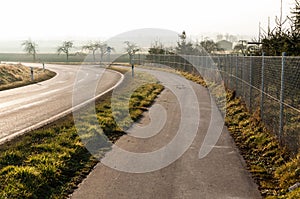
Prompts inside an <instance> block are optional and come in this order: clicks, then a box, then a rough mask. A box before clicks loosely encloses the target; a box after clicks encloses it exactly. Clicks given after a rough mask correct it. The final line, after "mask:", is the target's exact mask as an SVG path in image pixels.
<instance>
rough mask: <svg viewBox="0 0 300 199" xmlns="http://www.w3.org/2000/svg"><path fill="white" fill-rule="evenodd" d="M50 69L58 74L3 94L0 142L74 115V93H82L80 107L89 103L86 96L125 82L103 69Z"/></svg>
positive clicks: (79, 100) (0, 111)
mask: <svg viewBox="0 0 300 199" xmlns="http://www.w3.org/2000/svg"><path fill="white" fill-rule="evenodd" d="M24 65H28V66H35V67H41V64H29V63H27V64H24ZM46 68H47V69H49V70H52V71H54V72H56V73H57V75H56V76H55V77H54V78H52V79H50V80H47V81H43V82H40V83H37V84H34V85H29V86H24V87H20V88H16V89H11V90H6V91H0V143H1V142H5V141H6V140H8V139H11V138H12V137H14V136H15V135H17V134H20V133H25V132H27V131H29V130H30V129H32V128H36V127H39V126H42V125H44V124H45V123H47V122H51V121H53V120H55V119H57V118H58V117H60V116H62V115H65V114H67V113H70V112H71V111H72V107H73V103H72V102H73V100H72V99H73V97H74V91H76V90H80V93H79V94H78V92H77V95H76V103H77V104H80V103H83V102H84V101H86V100H88V99H86V98H85V97H84V96H89V97H90V94H91V93H94V96H96V95H98V94H101V93H103V92H105V91H107V90H108V89H110V88H111V87H113V86H114V85H116V84H117V83H118V82H119V81H120V80H121V79H122V75H121V74H120V73H117V72H115V71H110V70H105V69H103V68H100V67H99V66H80V65H54V64H46ZM95 85H96V86H95ZM86 93H88V94H89V95H85V94H86Z"/></svg>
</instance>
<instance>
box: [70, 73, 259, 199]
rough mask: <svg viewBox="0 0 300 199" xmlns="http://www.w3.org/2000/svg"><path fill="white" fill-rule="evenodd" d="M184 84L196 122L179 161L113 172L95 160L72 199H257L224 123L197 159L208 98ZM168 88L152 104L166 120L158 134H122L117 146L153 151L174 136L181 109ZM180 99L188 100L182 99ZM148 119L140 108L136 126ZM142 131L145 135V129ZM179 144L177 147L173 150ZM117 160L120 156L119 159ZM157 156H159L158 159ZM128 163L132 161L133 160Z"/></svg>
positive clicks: (198, 88)
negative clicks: (197, 112)
mask: <svg viewBox="0 0 300 199" xmlns="http://www.w3.org/2000/svg"><path fill="white" fill-rule="evenodd" d="M168 79H172V78H170V77H168ZM162 81H164V80H162ZM189 83H190V84H191V85H192V88H193V90H194V93H195V94H196V97H197V99H198V102H199V104H198V106H199V110H200V120H199V127H198V131H197V134H196V137H195V139H193V142H192V144H191V145H190V146H189V147H188V150H187V151H185V153H184V154H183V155H182V156H180V158H179V159H177V160H176V161H174V162H173V163H171V164H170V165H168V166H166V167H163V168H161V169H159V170H155V171H150V172H146V173H143V172H139V173H132V172H124V171H119V170H117V169H112V168H111V167H108V166H105V165H104V164H103V163H99V164H98V165H97V166H96V167H95V169H94V170H93V171H92V172H91V173H90V174H89V175H88V177H87V178H86V179H85V180H84V181H83V182H82V183H81V184H80V185H79V188H78V189H77V190H75V192H74V193H73V194H72V195H71V196H70V197H71V198H72V199H83V198H84V199H92V198H99V199H100V198H101V199H102V198H103V199H111V198H112V199H123V198H124V199H144V198H145V199H146V198H153V199H160V198H162V199H165V198H166V199H167V198H168V199H169V198H170V199H173V198H174V199H175V198H176V199H179V198H180V199H183V198H188V199H198V198H199V199H202V198H204V199H205V198H207V199H214V198H216V199H219V198H220V199H223V198H224V199H238V198H241V199H246V198H249V199H250V198H251V199H256V198H261V196H260V193H259V191H258V188H257V185H256V184H255V183H254V181H253V179H252V178H251V175H250V173H249V172H248V171H247V170H246V169H245V163H244V160H243V158H242V157H241V156H240V154H239V152H238V149H237V148H236V146H235V144H234V142H233V140H232V138H231V137H230V135H229V133H228V131H227V129H226V128H225V127H224V128H223V131H222V133H221V136H220V138H219V139H218V141H217V143H216V145H215V146H214V147H213V149H212V151H211V152H210V153H209V154H208V155H207V156H206V157H204V158H202V159H199V149H200V148H201V145H202V143H203V140H204V138H205V135H206V132H207V130H208V127H209V123H210V121H211V105H210V97H209V93H208V90H207V89H205V88H203V87H201V86H199V85H197V84H194V83H192V82H189ZM173 85H174V86H175V88H177V89H179V90H182V91H184V90H185V89H186V88H185V87H184V86H182V85H179V84H178V82H174V84H173ZM172 89H173V88H167V89H165V90H164V91H163V92H162V93H161V95H160V96H159V97H158V98H157V100H156V102H155V105H158V104H159V105H161V106H162V107H164V109H165V110H166V111H165V112H166V114H167V121H166V123H165V124H164V125H163V128H162V129H161V130H160V132H159V133H158V134H156V135H154V136H151V137H149V138H147V139H145V138H137V137H134V136H129V135H125V136H123V137H121V138H120V139H119V140H118V142H117V145H118V147H120V148H122V149H124V150H127V151H133V152H138V153H146V152H149V151H155V150H159V149H160V148H162V147H164V146H165V145H167V144H168V143H170V142H171V141H172V139H174V137H175V135H176V133H177V129H178V128H179V125H180V120H181V115H182V112H181V110H180V105H179V102H178V100H177V97H178V96H177V97H176V96H175V94H174V92H171V90H172ZM186 100H187V102H188V99H186ZM154 107H155V106H154ZM151 114H153V115H155V114H162V113H161V109H155V110H153V111H152V113H151ZM149 123H151V121H150V116H149V113H148V112H146V113H144V117H143V118H142V119H141V120H140V121H139V125H141V126H147V125H148V124H149ZM133 128H134V127H133ZM150 129H151V128H150ZM155 130H157V129H155ZM133 131H134V129H133ZM187 131H188V129H187ZM145 133H149V128H148V130H145ZM140 137H143V135H141V136H140ZM180 147H181V146H179V145H178V148H180ZM112 151H114V150H112ZM122 158H123V159H124V157H120V159H122ZM163 159H164V158H163V157H162V158H161V161H163ZM158 161H160V160H158ZM129 163H130V164H129V165H133V164H134V163H135V162H133V161H129ZM116 164H117V163H116ZM137 164H138V162H137ZM106 165H107V164H106ZM134 166H135V165H134ZM116 168H117V165H116ZM137 168H138V167H137Z"/></svg>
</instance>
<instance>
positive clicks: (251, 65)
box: [249, 55, 253, 112]
mask: <svg viewBox="0 0 300 199" xmlns="http://www.w3.org/2000/svg"><path fill="white" fill-rule="evenodd" d="M252 76H253V57H252V55H250V86H249V89H250V90H249V110H250V112H253V111H252V97H253V96H252V85H253V79H252Z"/></svg>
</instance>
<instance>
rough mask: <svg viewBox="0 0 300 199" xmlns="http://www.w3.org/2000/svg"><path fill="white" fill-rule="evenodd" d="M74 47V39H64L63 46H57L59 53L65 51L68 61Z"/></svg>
mask: <svg viewBox="0 0 300 199" xmlns="http://www.w3.org/2000/svg"><path fill="white" fill-rule="evenodd" d="M71 48H73V42H72V41H64V42H63V44H62V45H61V46H59V47H58V48H57V52H58V54H60V53H62V52H63V53H65V54H66V56H67V61H69V55H70V49H71Z"/></svg>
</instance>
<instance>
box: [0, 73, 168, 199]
mask: <svg viewBox="0 0 300 199" xmlns="http://www.w3.org/2000/svg"><path fill="white" fill-rule="evenodd" d="M119 71H122V72H123V73H125V72H126V70H119ZM139 76H140V78H138V77H139ZM135 79H143V80H148V81H147V82H150V83H145V82H139V81H138V80H137V81H133V82H131V81H132V80H130V79H129V77H126V76H125V79H124V81H127V84H125V85H126V86H132V85H133V84H135V86H136V85H139V86H138V88H137V89H136V90H135V91H134V92H133V94H132V96H131V98H130V102H129V109H130V110H129V112H130V117H131V119H132V120H134V121H135V120H137V119H139V117H141V114H142V113H143V111H145V110H147V107H149V106H150V105H151V104H152V103H153V102H154V100H155V98H156V97H157V95H159V93H160V92H161V91H162V90H163V86H162V85H160V84H158V82H157V80H155V79H154V77H152V76H147V75H144V74H141V73H136V74H135ZM126 86H125V89H126ZM111 95H112V92H110V93H107V94H105V95H104V96H102V97H100V98H99V99H97V100H96V103H95V104H96V105H95V106H92V105H87V106H86V107H84V108H83V109H82V110H84V109H89V108H95V109H96V113H97V118H98V121H99V124H89V123H88V122H87V123H85V124H84V125H86V126H83V127H84V128H85V129H86V131H88V132H94V131H95V130H97V129H99V125H100V126H101V128H102V129H103V131H99V132H97V133H98V134H103V136H104V135H105V136H106V137H107V138H108V140H109V142H112V143H114V142H115V141H116V140H118V138H119V137H120V136H122V135H124V132H123V131H122V130H121V129H120V128H119V127H118V125H117V124H116V122H115V121H114V118H113V114H112V109H111ZM120 106H122V104H120ZM79 111H81V110H79ZM84 114H85V113H84V111H83V118H86V121H89V117H92V116H90V115H88V114H87V115H84ZM123 119H124V120H128V118H123ZM97 126H98V127H97ZM105 136H104V137H105ZM97 162H98V160H97V159H96V158H95V157H93V156H92V155H91V154H90V153H89V151H88V150H87V149H86V148H85V147H84V145H83V143H82V141H81V139H80V137H79V136H78V134H77V129H76V127H75V124H74V120H73V116H72V115H71V114H70V115H68V116H66V117H64V118H61V119H59V120H58V121H55V122H53V123H51V124H48V125H46V126H44V127H42V128H40V129H37V130H34V131H32V132H29V133H27V134H25V135H22V136H20V137H17V138H16V139H14V140H12V141H10V142H8V143H6V144H3V145H1V146H0V198H66V197H67V196H68V195H69V194H70V193H72V191H73V190H74V189H75V188H76V186H77V185H78V184H79V183H80V182H81V181H82V179H83V178H84V177H85V176H86V175H87V174H88V173H89V172H90V171H91V170H92V169H93V167H94V166H95V165H96V164H97Z"/></svg>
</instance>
